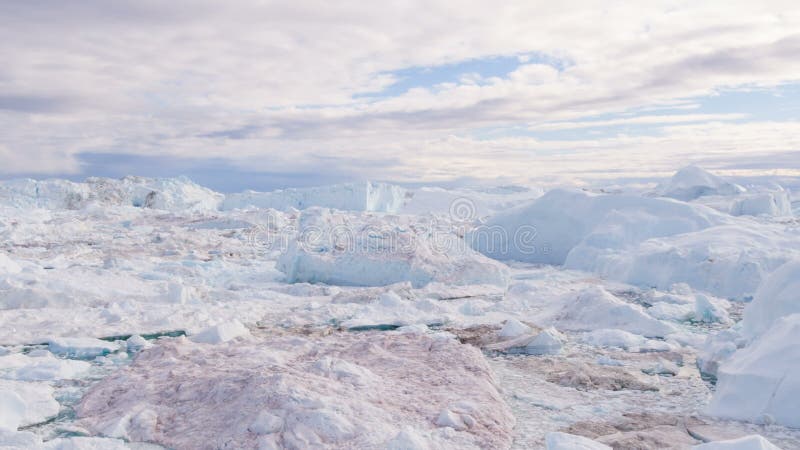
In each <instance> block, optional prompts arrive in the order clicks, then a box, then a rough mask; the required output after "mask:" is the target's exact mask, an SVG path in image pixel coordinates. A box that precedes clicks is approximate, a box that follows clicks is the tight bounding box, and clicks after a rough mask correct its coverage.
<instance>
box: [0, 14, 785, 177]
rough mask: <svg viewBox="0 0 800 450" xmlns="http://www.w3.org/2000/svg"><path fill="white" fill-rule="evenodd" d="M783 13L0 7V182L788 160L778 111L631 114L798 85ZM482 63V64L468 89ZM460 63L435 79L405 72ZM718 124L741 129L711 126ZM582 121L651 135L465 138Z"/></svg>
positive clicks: (560, 173) (539, 170)
mask: <svg viewBox="0 0 800 450" xmlns="http://www.w3.org/2000/svg"><path fill="white" fill-rule="evenodd" d="M795 11H796V7H795V6H794V4H793V2H782V1H769V2H763V3H756V2H747V1H733V2H729V1H725V2H722V1H716V2H703V3H702V4H698V3H697V2H695V3H675V2H673V1H657V2H647V3H640V4H636V3H633V4H631V3H627V4H621V3H620V4H613V3H612V4H609V3H607V2H602V3H601V2H594V1H580V2H568V3H567V4H563V3H559V4H557V5H550V4H536V2H504V3H499V4H498V3H486V2H462V3H460V4H459V5H454V4H453V3H452V2H450V1H445V0H433V1H426V2H416V1H407V2H367V3H365V2H356V1H342V2H336V3H335V4H333V3H330V2H322V1H302V2H293V3H286V2H278V1H255V0H253V1H248V0H237V1H231V2H224V3H221V2H216V1H210V0H201V1H192V2H188V1H180V0H179V1H173V2H167V3H165V2H160V1H154V0H136V1H134V0H123V1H117V2H105V1H99V0H93V1H85V2H77V3H69V4H66V3H63V2H56V1H45V0H31V1H26V2H3V3H0V41H2V42H3V44H2V46H0V57H2V60H3V61H4V64H3V65H2V66H1V67H0V126H2V129H3V133H2V134H1V135H0V146H2V147H0V148H2V149H4V150H3V152H4V153H3V163H4V164H3V165H2V167H0V173H3V174H6V175H7V176H10V175H13V174H18V173H28V172H39V173H42V174H48V173H82V172H83V171H86V170H93V171H96V170H100V168H99V167H98V166H97V165H96V164H95V165H89V166H87V165H86V164H85V161H84V160H82V159H81V156H80V155H85V154H120V155H138V156H140V157H143V158H175V160H176V161H184V162H186V161H188V160H206V161H217V160H218V161H225V162H226V164H229V165H230V166H231V167H235V168H239V169H241V170H243V171H244V170H247V171H253V170H260V171H263V172H265V173H266V172H269V173H273V174H274V173H284V172H285V173H304V174H306V173H307V174H310V175H309V176H313V174H314V173H315V171H317V170H319V171H323V170H331V171H336V172H337V173H338V174H340V175H341V177H351V178H358V177H365V176H375V177H380V178H384V179H387V178H392V179H399V180H415V181H419V180H445V179H455V178H461V177H478V178H480V177H485V178H494V177H500V176H502V177H511V178H514V179H527V178H530V176H532V175H533V174H536V175H537V176H543V177H546V176H552V177H556V178H558V177H568V178H576V177H577V175H575V174H590V173H596V170H597V169H601V168H606V169H609V170H610V169H611V168H614V164H615V161H617V162H618V163H619V164H618V165H621V166H623V167H625V168H626V169H625V170H631V171H639V172H641V171H642V170H644V169H650V168H652V169H654V170H661V169H665V168H666V166H667V165H669V164H674V163H675V162H676V161H679V160H685V159H693V158H694V159H696V158H702V157H708V158H711V159H713V158H718V157H721V156H723V155H734V154H735V155H740V154H741V153H743V152H744V153H747V154H750V155H752V152H753V151H758V150H748V149H747V148H745V147H746V146H747V145H752V146H755V147H754V148H758V147H761V146H764V145H767V144H765V143H768V145H767V146H768V147H770V148H772V149H775V148H777V147H779V144H780V142H779V141H778V140H779V139H785V140H784V141H783V146H784V147H785V148H790V147H791V145H796V138H794V136H793V135H792V134H791V133H794V132H796V131H797V125H796V122H794V120H795V119H796V118H792V117H786V118H785V120H783V121H771V122H768V123H766V122H763V121H761V122H756V121H754V119H751V118H745V117H743V116H741V114H746V113H747V111H746V106H745V107H743V108H742V110H735V111H723V112H715V113H714V114H706V113H702V112H698V113H697V114H677V115H674V116H666V115H665V114H661V113H655V114H652V115H641V111H644V110H647V109H652V108H653V107H655V106H660V105H665V104H677V105H683V106H686V105H687V104H689V105H690V106H691V104H690V103H687V101H689V102H695V101H696V100H697V99H698V98H702V96H708V95H713V94H715V93H717V92H718V91H719V90H720V89H722V88H751V87H753V86H761V87H775V86H781V85H783V84H786V83H793V82H798V81H800V80H799V78H800V75H798V74H800V58H797V55H798V53H799V52H800V36H798V34H797V31H796V30H798V29H800V15H799V14H797V13H796V12H795ZM481 61H483V62H484V63H485V64H489V61H502V62H503V64H504V65H503V70H502V71H500V72H498V73H493V74H491V75H489V76H481V75H480V74H481V72H480V70H477V69H475V67H478V68H480V66H481ZM508 61H510V64H511V66H510V69H509V70H506V66H505V64H506V62H508ZM467 62H468V63H467ZM459 67H461V68H463V69H464V70H465V72H464V73H452V75H453V76H449V73H448V77H447V78H446V81H445V82H441V83H434V84H432V83H430V82H426V80H425V79H424V77H422V76H419V75H418V73H419V72H420V71H424V70H425V69H426V68H431V70H434V72H435V71H436V70H437V68H438V69H441V68H447V70H450V71H452V70H456V71H458V70H459V69H458V68H459ZM411 68H413V69H414V70H410V69H411ZM454 68H455V69H454ZM476 73H477V74H478V75H477V76H476V75H475V74H476ZM415 74H417V75H415ZM393 86H394V89H393V88H392V87H393ZM400 87H402V88H400ZM375 93H382V95H380V96H375V95H374V94H375ZM637 111H638V112H637ZM632 112H633V113H632ZM622 113H632V115H630V116H621V115H620V114H622ZM609 115H611V116H612V117H611V118H608V117H607V116H609ZM731 120H737V121H739V122H742V121H744V122H747V121H748V120H750V122H749V123H750V124H751V125H750V126H749V127H741V128H740V125H741V124H737V125H733V124H722V125H719V124H715V122H717V121H731ZM584 124H592V125H590V126H595V127H596V126H600V125H601V124H602V126H604V127H614V126H626V125H631V124H650V125H658V127H657V128H658V130H657V133H655V134H653V135H652V136H638V137H625V136H617V135H613V134H612V135H611V136H606V137H603V138H599V137H598V139H596V140H587V139H571V140H569V139H564V140H562V141H544V140H541V139H536V138H535V137H530V136H529V137H520V138H508V137H502V135H501V134H500V135H498V136H497V137H486V138H485V139H476V138H474V136H476V135H480V134H482V133H483V134H485V135H486V136H492V133H491V132H487V133H484V132H485V131H486V130H489V131H491V130H496V129H510V128H519V129H524V130H533V131H534V132H535V131H542V130H555V129H559V130H569V129H571V130H576V129H579V128H580V127H582V126H584ZM670 124H672V125H678V126H676V127H670V126H667V125H670ZM684 125H685V126H684ZM689 125H691V126H689ZM723 129H724V130H725V132H724V133H723V132H721V131H720V130H723ZM757 132H771V133H773V136H769V137H768V138H766V139H765V140H764V141H760V140H759V139H758V137H757V136H756V135H755V133H757ZM726 133H727V134H726ZM471 136H472V137H471ZM700 143H702V145H700ZM782 148H783V147H782ZM687 149H691V151H687ZM794 149H795V150H796V149H797V147H796V146H795V147H794ZM776 151H782V150H776ZM748 152H749V153H748ZM731 157H733V156H731ZM737 157H738V156H737ZM615 159H616V160H615ZM326 161H327V162H328V164H326V163H325V162H326ZM331 161H335V162H336V163H335V164H333V163H331ZM82 164H83V165H82ZM107 164H113V160H109V161H108V162H107ZM187 164H188V162H187ZM569 164H572V165H573V169H572V170H571V171H570V167H569ZM142 167H146V166H142ZM570 174H572V175H570ZM337 176H338V175H337Z"/></svg>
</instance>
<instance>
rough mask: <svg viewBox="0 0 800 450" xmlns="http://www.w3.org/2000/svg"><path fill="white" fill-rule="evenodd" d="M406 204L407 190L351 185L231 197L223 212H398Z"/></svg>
mask: <svg viewBox="0 0 800 450" xmlns="http://www.w3.org/2000/svg"><path fill="white" fill-rule="evenodd" d="M405 201H406V190H405V189H403V188H401V187H400V186H394V185H391V184H386V183H373V182H369V181H367V182H364V183H350V184H340V185H334V186H320V187H312V188H302V189H284V190H278V191H273V192H255V191H247V192H242V193H239V194H228V195H226V196H225V201H224V202H223V203H222V206H221V209H223V210H231V209H235V208H247V207H258V208H272V209H277V210H280V211H286V210H289V209H306V208H309V207H312V206H318V207H324V208H332V209H339V210H343V211H371V212H388V213H396V212H399V211H400V209H401V208H402V207H403V204H404V203H405Z"/></svg>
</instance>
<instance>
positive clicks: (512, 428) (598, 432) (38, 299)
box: [0, 169, 800, 449]
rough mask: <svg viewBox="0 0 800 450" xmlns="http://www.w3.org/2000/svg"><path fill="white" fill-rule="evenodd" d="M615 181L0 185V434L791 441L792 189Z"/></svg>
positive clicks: (89, 441)
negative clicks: (237, 188) (262, 186)
mask: <svg viewBox="0 0 800 450" xmlns="http://www.w3.org/2000/svg"><path fill="white" fill-rule="evenodd" d="M619 191H620V192H624V193H609V192H616V191H615V190H599V189H598V190H592V189H587V190H583V191H580V190H574V189H559V188H555V189H550V190H543V189H540V188H537V187H520V186H503V187H498V188H488V187H478V188H454V189H443V188H439V187H414V188H411V187H402V188H401V187H398V186H393V185H388V184H382V183H373V182H366V183H354V184H348V185H336V186H327V187H326V186H321V187H315V188H303V189H289V190H282V191H274V192H268V193H255V192H245V193H241V194H220V193H216V192H213V191H211V190H209V189H206V188H203V187H201V186H199V185H197V184H195V183H192V182H191V181H189V180H188V179H184V178H180V179H146V178H136V177H127V178H124V179H121V180H110V179H100V178H93V179H89V180H87V181H85V182H82V183H77V182H70V181H64V180H45V181H33V180H22V181H6V182H0V394H1V395H0V418H2V427H3V430H1V431H0V447H4V446H5V447H9V448H42V449H45V448H47V449H51V448H53V449H55V448H63V449H71V448H74V449H89V448H146V447H141V446H142V445H150V444H154V443H155V444H161V445H165V446H167V447H171V448H177V449H183V448H205V447H208V448H217V447H221V446H223V445H225V443H228V446H233V447H236V448H287V447H288V448H305V447H309V446H312V447H313V446H317V447H320V446H321V447H328V448H341V447H351V448H352V447H359V448H390V449H408V448H414V449H436V448H520V449H521V448H548V447H549V448H581V447H580V446H581V445H582V446H585V448H607V447H605V446H608V447H611V448H663V447H670V446H672V447H675V448H691V447H692V446H695V445H712V444H710V443H712V442H713V443H714V444H713V445H720V446H722V445H734V444H736V443H737V442H744V443H745V444H742V445H753V446H755V445H762V446H764V445H766V444H764V443H763V442H762V441H758V442H756V441H757V440H756V438H745V437H746V436H749V435H761V436H763V437H764V438H765V439H767V440H769V442H772V443H773V444H774V445H776V446H778V447H780V448H783V449H792V448H800V430H798V428H800V423H799V422H797V420H798V417H800V415H799V414H798V413H797V411H796V408H795V406H794V404H795V403H796V402H791V401H786V400H785V399H787V398H788V399H792V398H795V397H798V396H800V392H797V389H796V387H797V386H796V385H797V384H798V383H797V370H798V367H800V362H798V361H797V358H796V357H795V356H796V355H795V353H796V352H795V347H796V346H795V345H793V343H794V342H797V339H800V337H798V336H797V328H798V323H800V321H798V320H799V319H798V317H800V309H798V306H797V305H798V304H799V303H798V301H797V298H798V297H797V295H796V292H797V291H798V289H800V287H798V285H797V283H798V279H800V271H798V266H797V264H798V263H797V261H800V228H799V227H798V222H797V220H796V219H795V218H794V217H792V215H791V214H790V212H791V211H788V210H787V207H786V202H790V201H791V193H790V192H789V191H788V190H787V189H783V188H781V187H780V186H778V185H777V184H776V183H772V182H768V183H764V184H763V185H755V184H753V183H751V182H746V183H745V182H739V181H738V180H727V179H723V178H720V177H717V176H714V175H711V174H709V173H708V172H704V171H701V170H699V169H687V170H684V171H681V172H680V173H678V174H676V176H675V177H674V178H673V179H672V180H671V181H667V182H666V183H664V184H662V185H661V186H660V187H657V188H655V190H653V189H651V188H650V187H647V188H642V187H635V188H634V187H631V188H625V189H620V190H619ZM789 209H790V208H789ZM751 300H752V301H751ZM740 438H741V439H740ZM737 439H739V441H737ZM728 441H730V442H728ZM731 442H733V444H731ZM764 442H765V441H764ZM148 443H149V444H148ZM736 445H739V444H736ZM700 448H704V447H700ZM709 448H716V447H709ZM720 448H727V447H720ZM732 448H738V447H732ZM753 448H759V447H753ZM764 448H769V447H768V446H767V447H764Z"/></svg>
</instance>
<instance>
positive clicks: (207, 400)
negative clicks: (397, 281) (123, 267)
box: [77, 333, 513, 449]
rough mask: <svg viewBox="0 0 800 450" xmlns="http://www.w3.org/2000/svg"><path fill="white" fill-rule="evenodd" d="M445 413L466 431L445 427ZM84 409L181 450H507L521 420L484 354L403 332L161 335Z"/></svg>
mask: <svg viewBox="0 0 800 450" xmlns="http://www.w3.org/2000/svg"><path fill="white" fill-rule="evenodd" d="M131 385H135V386H137V389H135V390H131V389H127V387H128V386H131ZM443 410H449V411H451V412H452V413H453V414H454V417H455V418H457V420H458V421H460V422H458V423H460V424H462V425H464V428H461V427H452V426H450V425H449V424H444V425H441V424H437V418H438V417H439V416H440V415H441V412H442V411H443ZM77 412H78V415H79V417H80V418H81V421H80V423H81V424H83V426H86V427H88V428H89V429H91V430H93V431H94V432H98V433H102V434H104V435H107V436H110V437H114V436H116V437H120V438H125V439H129V440H131V441H150V442H156V443H159V444H161V445H165V446H168V447H172V448H177V449H182V448H199V447H207V446H213V447H220V446H224V445H227V446H231V447H235V448H253V447H257V446H258V445H260V444H262V443H268V444H269V445H273V446H276V447H280V448H308V447H316V448H342V447H348V448H384V447H387V446H388V447H392V446H394V448H397V446H398V445H400V443H402V442H422V443H423V444H424V445H425V446H427V448H431V449H437V448H440V449H444V448H503V447H507V446H508V445H510V443H511V429H512V427H513V417H512V416H511V413H510V411H509V409H508V407H507V406H506V404H505V403H504V402H503V401H502V399H501V396H500V394H499V393H498V391H497V388H496V386H495V385H494V381H493V379H492V375H491V371H490V370H489V367H488V366H487V363H486V361H485V360H484V358H483V356H482V355H481V353H480V351H479V350H478V349H476V348H474V347H472V346H468V345H464V344H460V343H458V342H457V341H455V340H453V339H444V338H433V337H429V336H426V335H420V334H400V333H391V334H389V333H339V334H336V335H330V336H325V337H314V336H310V337H299V336H292V335H287V336H284V337H270V338H262V339H254V340H252V341H247V342H246V343H238V344H231V343H229V344H221V345H214V346H210V345H198V344H193V343H191V342H190V341H188V340H186V339H174V340H170V341H162V342H160V343H159V345H157V346H154V347H153V348H150V349H147V350H144V351H142V352H141V353H140V354H139V356H138V357H137V358H136V360H135V361H134V363H133V364H132V365H131V366H130V367H128V368H125V369H122V370H120V371H118V372H116V373H114V374H112V375H111V376H110V377H109V378H106V379H104V380H102V381H100V382H99V383H98V384H96V385H95V386H93V387H92V388H91V389H90V391H89V392H88V393H87V394H86V395H85V396H84V398H83V399H82V400H81V403H80V404H79V405H78V407H77ZM267 413H268V414H269V415H267ZM454 423H455V422H454ZM156 424H158V426H156ZM457 428H461V429H457ZM408 429H413V430H414V433H413V435H410V434H409V432H408V431H407V430H408ZM253 430H255V431H256V432H254V431H253ZM265 445H266V444H265Z"/></svg>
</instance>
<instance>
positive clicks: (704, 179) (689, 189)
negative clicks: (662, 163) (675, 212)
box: [656, 166, 747, 201]
mask: <svg viewBox="0 0 800 450" xmlns="http://www.w3.org/2000/svg"><path fill="white" fill-rule="evenodd" d="M746 191H747V190H746V189H745V188H744V187H742V186H739V185H738V184H736V183H732V182H730V181H727V180H725V179H724V178H722V177H719V176H716V175H714V174H712V173H710V172H707V171H705V170H703V169H701V168H700V167H697V166H688V167H684V168H683V169H681V170H679V171H678V172H676V173H675V175H673V176H672V178H670V180H669V181H668V182H667V183H665V184H663V185H661V186H659V187H658V188H657V189H656V192H657V193H658V194H660V195H662V196H664V197H672V198H675V199H678V200H684V201H686V200H694V199H696V198H698V197H702V196H707V195H737V194H741V193H743V192H746Z"/></svg>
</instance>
